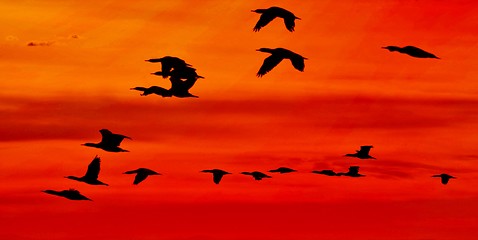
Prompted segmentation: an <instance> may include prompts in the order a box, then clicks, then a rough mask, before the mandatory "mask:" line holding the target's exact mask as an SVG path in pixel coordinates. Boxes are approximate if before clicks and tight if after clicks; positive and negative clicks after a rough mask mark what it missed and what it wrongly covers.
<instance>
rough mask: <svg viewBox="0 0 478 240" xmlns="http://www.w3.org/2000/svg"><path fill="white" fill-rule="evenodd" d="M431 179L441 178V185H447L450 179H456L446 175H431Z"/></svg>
mask: <svg viewBox="0 0 478 240" xmlns="http://www.w3.org/2000/svg"><path fill="white" fill-rule="evenodd" d="M432 177H439V178H441V183H443V184H444V185H445V184H447V183H448V181H449V180H450V179H451V178H456V177H453V176H451V175H448V174H446V173H442V174H439V175H433V176H432Z"/></svg>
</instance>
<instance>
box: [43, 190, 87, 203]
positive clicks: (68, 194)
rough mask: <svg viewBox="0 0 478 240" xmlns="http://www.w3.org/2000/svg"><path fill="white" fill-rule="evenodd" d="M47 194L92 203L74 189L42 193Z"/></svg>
mask: <svg viewBox="0 0 478 240" xmlns="http://www.w3.org/2000/svg"><path fill="white" fill-rule="evenodd" d="M42 192H44V193H47V194H52V195H56V196H60V197H64V198H67V199H70V200H89V201H93V200H91V199H89V198H87V197H85V196H83V195H81V193H80V192H79V191H78V190H75V189H69V190H63V191H55V190H44V191H42Z"/></svg>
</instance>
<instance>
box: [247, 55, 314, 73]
mask: <svg viewBox="0 0 478 240" xmlns="http://www.w3.org/2000/svg"><path fill="white" fill-rule="evenodd" d="M256 51H260V52H266V53H270V54H271V55H270V56H269V57H267V58H266V59H264V62H263V63H262V66H261V68H260V69H259V71H258V72H257V76H258V77H262V76H264V75H265V74H266V73H268V72H270V71H271V70H272V69H273V68H274V67H275V66H277V64H279V63H280V62H281V61H282V60H283V59H289V60H290V62H291V63H292V66H294V68H295V69H297V70H299V71H301V72H303V71H304V68H305V63H304V59H307V58H305V57H302V56H301V55H299V54H297V53H295V52H292V51H290V50H287V49H284V48H259V49H257V50H256Z"/></svg>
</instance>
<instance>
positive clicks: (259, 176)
mask: <svg viewBox="0 0 478 240" xmlns="http://www.w3.org/2000/svg"><path fill="white" fill-rule="evenodd" d="M241 174H244V175H251V176H252V177H253V178H254V179H255V180H258V181H259V180H262V179H263V178H272V177H271V176H268V175H266V174H264V173H261V172H257V171H254V172H241Z"/></svg>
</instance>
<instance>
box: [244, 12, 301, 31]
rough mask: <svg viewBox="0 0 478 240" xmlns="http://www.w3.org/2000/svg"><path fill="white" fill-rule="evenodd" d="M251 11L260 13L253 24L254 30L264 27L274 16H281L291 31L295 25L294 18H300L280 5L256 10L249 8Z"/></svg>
mask: <svg viewBox="0 0 478 240" xmlns="http://www.w3.org/2000/svg"><path fill="white" fill-rule="evenodd" d="M251 12H255V13H260V14H261V17H260V18H259V21H257V23H256V26H254V32H258V31H259V30H261V28H262V27H265V26H266V25H267V24H268V23H270V22H271V21H272V20H274V18H276V17H280V18H283V19H284V24H285V27H286V28H287V30H289V31H290V32H293V31H294V27H295V20H296V19H299V20H301V19H300V18H298V17H296V16H295V15H294V14H293V13H291V12H289V11H287V10H285V9H283V8H280V7H270V8H267V9H256V10H251Z"/></svg>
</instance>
